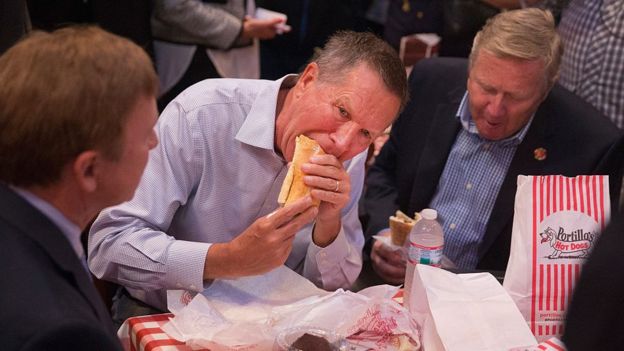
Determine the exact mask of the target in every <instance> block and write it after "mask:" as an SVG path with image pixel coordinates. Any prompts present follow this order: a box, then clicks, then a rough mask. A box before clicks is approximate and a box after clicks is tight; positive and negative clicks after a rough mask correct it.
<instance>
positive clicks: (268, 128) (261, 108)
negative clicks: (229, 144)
mask: <svg viewBox="0 0 624 351" xmlns="http://www.w3.org/2000/svg"><path fill="white" fill-rule="evenodd" d="M297 78H298V75H296V74H289V75H287V76H284V77H282V78H281V79H278V80H276V81H271V82H269V84H268V85H266V86H264V88H262V89H261V90H260V92H259V93H258V95H257V96H256V97H255V99H254V100H253V103H252V105H251V109H250V110H249V113H248V114H247V117H246V118H245V122H243V125H242V126H241V128H240V129H239V130H238V132H237V133H236V140H238V141H240V142H242V143H245V144H248V145H252V146H255V147H259V148H262V149H267V150H272V151H274V145H275V120H276V115H275V111H276V109H277V95H278V93H279V91H280V89H281V88H291V87H293V86H294V85H295V84H296V83H297Z"/></svg>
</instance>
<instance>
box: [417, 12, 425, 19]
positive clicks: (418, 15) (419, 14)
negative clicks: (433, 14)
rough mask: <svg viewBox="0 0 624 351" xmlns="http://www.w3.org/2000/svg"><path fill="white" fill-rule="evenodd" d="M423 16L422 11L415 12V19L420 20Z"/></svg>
mask: <svg viewBox="0 0 624 351" xmlns="http://www.w3.org/2000/svg"><path fill="white" fill-rule="evenodd" d="M424 15H425V14H424V13H423V12H422V11H418V12H416V18H418V19H422V18H423V16H424Z"/></svg>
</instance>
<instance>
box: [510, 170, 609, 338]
mask: <svg viewBox="0 0 624 351" xmlns="http://www.w3.org/2000/svg"><path fill="white" fill-rule="evenodd" d="M610 215H611V205H610V201H609V177H608V176H599V175H591V176H578V177H574V178H569V177H564V176H522V175H521V176H518V188H517V192H516V201H515V212H514V220H513V229H512V237H511V254H510V255H509V263H508V265H507V271H506V273H505V279H504V282H503V286H504V287H505V289H507V292H508V293H509V295H511V297H512V299H513V300H514V301H515V303H516V305H517V306H518V308H519V309H520V312H522V315H523V316H524V318H525V320H526V321H527V323H528V324H529V328H530V329H531V331H532V332H533V334H534V335H535V337H536V338H537V340H538V341H539V342H541V341H544V340H547V339H549V338H551V337H553V336H556V337H559V336H561V335H562V334H563V324H564V319H565V310H566V308H567V306H568V303H569V302H570V299H571V297H572V291H573V289H574V286H575V283H576V281H577V280H578V277H579V274H580V272H581V266H582V264H583V263H584V262H585V260H586V259H587V257H588V255H589V253H590V251H591V249H592V247H593V246H594V244H595V243H596V241H597V239H598V235H599V233H600V232H602V230H603V229H604V228H605V225H606V224H607V222H608V221H609V218H610Z"/></svg>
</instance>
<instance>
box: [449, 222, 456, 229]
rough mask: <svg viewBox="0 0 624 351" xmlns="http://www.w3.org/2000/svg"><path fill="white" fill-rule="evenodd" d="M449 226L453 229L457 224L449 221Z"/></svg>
mask: <svg viewBox="0 0 624 351" xmlns="http://www.w3.org/2000/svg"><path fill="white" fill-rule="evenodd" d="M449 227H450V228H451V229H455V228H457V224H455V223H451V225H450V226H449Z"/></svg>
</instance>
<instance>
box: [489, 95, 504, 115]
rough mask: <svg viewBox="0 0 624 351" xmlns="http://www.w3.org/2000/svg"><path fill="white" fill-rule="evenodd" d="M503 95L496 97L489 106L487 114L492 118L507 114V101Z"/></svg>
mask: <svg viewBox="0 0 624 351" xmlns="http://www.w3.org/2000/svg"><path fill="white" fill-rule="evenodd" d="M504 98H505V97H504V95H503V94H497V95H494V96H493V97H492V98H491V99H490V101H489V103H488V106H487V112H488V114H490V115H491V116H494V117H497V116H502V115H504V114H505V100H504Z"/></svg>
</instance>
